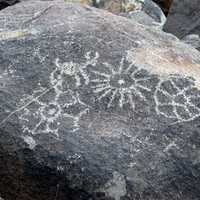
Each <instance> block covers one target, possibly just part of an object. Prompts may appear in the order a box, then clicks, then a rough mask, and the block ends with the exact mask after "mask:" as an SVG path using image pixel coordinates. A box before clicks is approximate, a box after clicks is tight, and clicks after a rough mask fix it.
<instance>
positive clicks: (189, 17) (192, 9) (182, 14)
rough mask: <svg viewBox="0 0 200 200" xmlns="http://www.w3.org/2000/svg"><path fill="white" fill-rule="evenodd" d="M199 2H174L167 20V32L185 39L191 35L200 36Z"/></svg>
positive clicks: (195, 0) (177, 0)
mask: <svg viewBox="0 0 200 200" xmlns="http://www.w3.org/2000/svg"><path fill="white" fill-rule="evenodd" d="M199 11H200V4H199V0H193V1H190V0H183V1H179V0H174V1H173V3H172V6H171V9H170V12H169V15H168V18H167V22H166V25H165V31H167V32H170V33H172V34H174V35H176V36H177V37H179V38H183V37H185V36H186V35H189V34H198V35H199V34H200V28H199V23H200V21H199V17H200V14H199V13H200V12H199Z"/></svg>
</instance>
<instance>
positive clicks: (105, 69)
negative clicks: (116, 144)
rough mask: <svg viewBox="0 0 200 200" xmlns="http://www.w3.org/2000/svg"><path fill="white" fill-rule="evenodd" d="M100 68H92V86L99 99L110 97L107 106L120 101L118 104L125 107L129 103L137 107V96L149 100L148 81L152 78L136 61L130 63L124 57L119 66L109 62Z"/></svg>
mask: <svg viewBox="0 0 200 200" xmlns="http://www.w3.org/2000/svg"><path fill="white" fill-rule="evenodd" d="M101 69H102V70H101V71H100V69H91V70H90V73H92V75H91V77H92V78H91V80H90V83H91V88H92V90H93V93H94V94H97V95H98V100H99V101H102V100H103V99H104V98H109V102H108V103H107V108H110V107H112V106H113V104H114V102H115V101H117V102H118V106H119V107H120V108H123V106H124V105H129V106H131V108H132V109H133V110H134V109H135V98H139V99H140V100H141V101H147V99H146V97H145V93H146V92H151V88H149V87H148V84H146V81H148V80H149V79H152V77H151V76H150V75H148V74H147V73H146V71H145V74H144V70H141V69H138V68H137V67H136V66H135V65H134V63H129V62H127V61H126V59H125V58H122V59H121V61H120V63H119V65H118V66H113V65H111V64H109V63H107V62H104V63H103V64H102V65H101Z"/></svg>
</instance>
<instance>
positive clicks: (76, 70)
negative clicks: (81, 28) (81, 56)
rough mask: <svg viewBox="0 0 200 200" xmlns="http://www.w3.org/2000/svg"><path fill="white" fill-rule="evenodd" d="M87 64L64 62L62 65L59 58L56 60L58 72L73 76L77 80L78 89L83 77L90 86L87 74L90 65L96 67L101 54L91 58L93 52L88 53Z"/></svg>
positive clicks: (86, 56)
mask: <svg viewBox="0 0 200 200" xmlns="http://www.w3.org/2000/svg"><path fill="white" fill-rule="evenodd" d="M85 58H86V62H85V63H82V64H78V63H73V62H64V63H60V61H59V58H57V59H56V61H55V64H56V66H57V70H59V71H60V72H61V73H62V74H63V75H68V76H72V77H74V78H75V80H76V87H79V86H80V85H81V77H83V79H84V81H85V84H86V85H88V84H89V76H88V74H87V72H86V68H87V66H88V65H96V63H97V59H98V58H99V54H98V53H97V52H96V54H95V56H94V58H91V52H88V53H87V54H86V55H85Z"/></svg>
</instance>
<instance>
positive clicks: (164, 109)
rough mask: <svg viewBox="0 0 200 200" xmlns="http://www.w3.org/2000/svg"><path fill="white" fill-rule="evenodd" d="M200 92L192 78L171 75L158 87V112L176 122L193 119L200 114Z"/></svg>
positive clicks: (156, 94)
mask: <svg viewBox="0 0 200 200" xmlns="http://www.w3.org/2000/svg"><path fill="white" fill-rule="evenodd" d="M199 94H200V93H199V90H198V89H197V88H196V87H195V84H194V81H193V80H192V79H190V78H188V77H186V78H185V77H184V78H183V77H180V76H171V77H169V79H167V80H163V81H160V83H159V84H158V85H157V87H156V90H155V94H154V99H155V103H156V112H157V114H159V115H162V116H164V117H166V118H169V119H173V121H175V122H184V121H191V120H193V119H195V118H197V117H199V116H200V107H199V106H198V103H199V102H200V95H199Z"/></svg>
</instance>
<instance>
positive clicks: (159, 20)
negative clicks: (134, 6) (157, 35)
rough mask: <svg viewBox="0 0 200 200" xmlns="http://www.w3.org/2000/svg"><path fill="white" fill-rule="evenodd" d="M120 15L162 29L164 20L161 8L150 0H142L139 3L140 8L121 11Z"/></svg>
mask: <svg viewBox="0 0 200 200" xmlns="http://www.w3.org/2000/svg"><path fill="white" fill-rule="evenodd" d="M121 15H122V16H125V17H127V18H130V19H134V20H135V21H137V22H138V23H140V24H144V25H148V26H150V27H154V28H159V29H162V28H163V26H164V24H165V22H166V17H165V15H164V13H163V12H162V10H161V8H160V7H159V6H158V5H157V4H156V3H154V2H153V1H151V0H144V1H143V3H141V9H140V10H136V11H132V12H127V13H121Z"/></svg>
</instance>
